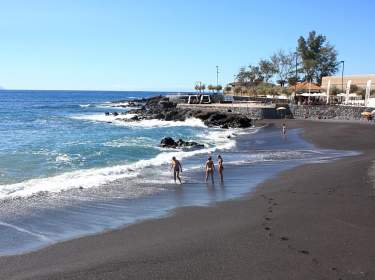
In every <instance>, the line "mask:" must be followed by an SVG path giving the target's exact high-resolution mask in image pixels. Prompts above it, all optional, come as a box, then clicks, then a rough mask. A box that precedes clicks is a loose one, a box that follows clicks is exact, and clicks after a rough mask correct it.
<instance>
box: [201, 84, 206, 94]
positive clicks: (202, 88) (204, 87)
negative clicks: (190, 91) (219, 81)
mask: <svg viewBox="0 0 375 280" xmlns="http://www.w3.org/2000/svg"><path fill="white" fill-rule="evenodd" d="M205 89H206V85H205V84H202V85H201V91H203V93H204V90H205Z"/></svg>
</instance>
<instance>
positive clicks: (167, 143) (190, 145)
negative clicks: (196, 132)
mask: <svg viewBox="0 0 375 280" xmlns="http://www.w3.org/2000/svg"><path fill="white" fill-rule="evenodd" d="M160 147H162V148H174V149H176V148H185V149H186V148H187V149H201V148H204V145H203V144H198V143H197V142H194V141H184V140H182V139H179V140H177V141H175V140H174V139H173V138H172V137H165V138H163V139H162V140H161V141H160Z"/></svg>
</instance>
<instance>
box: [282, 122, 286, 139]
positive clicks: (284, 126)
mask: <svg viewBox="0 0 375 280" xmlns="http://www.w3.org/2000/svg"><path fill="white" fill-rule="evenodd" d="M281 135H282V136H283V138H286V125H285V123H283V126H282V128H281Z"/></svg>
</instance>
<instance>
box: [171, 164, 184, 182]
mask: <svg viewBox="0 0 375 280" xmlns="http://www.w3.org/2000/svg"><path fill="white" fill-rule="evenodd" d="M171 169H173V178H174V182H175V183H176V178H177V179H178V180H179V181H180V184H182V182H181V178H180V172H182V165H181V163H180V161H178V160H177V159H176V158H175V157H173V158H172V164H171Z"/></svg>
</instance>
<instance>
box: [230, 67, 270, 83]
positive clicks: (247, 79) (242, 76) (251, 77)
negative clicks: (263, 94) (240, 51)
mask: <svg viewBox="0 0 375 280" xmlns="http://www.w3.org/2000/svg"><path fill="white" fill-rule="evenodd" d="M236 79H237V80H238V82H239V83H240V85H243V86H253V85H257V84H259V83H260V82H262V81H263V80H264V77H263V75H262V72H261V71H260V68H259V66H252V65H249V67H248V70H247V69H246V67H241V68H240V71H239V73H238V74H237V76H236Z"/></svg>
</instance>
